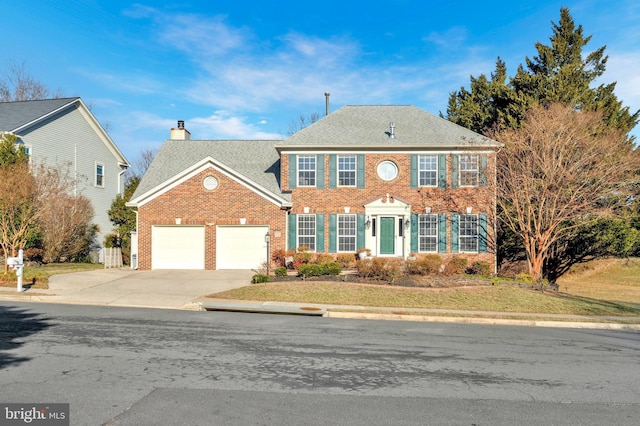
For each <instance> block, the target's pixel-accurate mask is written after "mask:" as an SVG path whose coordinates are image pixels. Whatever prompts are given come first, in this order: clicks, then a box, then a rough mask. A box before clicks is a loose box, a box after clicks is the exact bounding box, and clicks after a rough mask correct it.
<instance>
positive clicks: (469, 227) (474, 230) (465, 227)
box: [458, 214, 479, 253]
mask: <svg viewBox="0 0 640 426" xmlns="http://www.w3.org/2000/svg"><path fill="white" fill-rule="evenodd" d="M478 235H479V234H478V215H475V214H463V215H460V223H459V232H458V238H459V240H460V251H461V252H471V253H477V252H478Z"/></svg>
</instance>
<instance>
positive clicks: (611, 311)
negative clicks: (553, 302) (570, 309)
mask: <svg viewBox="0 0 640 426" xmlns="http://www.w3.org/2000/svg"><path fill="white" fill-rule="evenodd" d="M557 294H558V296H561V297H566V298H568V299H571V300H576V301H579V302H583V303H586V304H589V305H590V306H593V315H622V316H637V317H640V303H630V302H614V301H610V300H600V299H592V298H590V297H584V296H576V295H575V294H567V293H557ZM589 310H591V309H589ZM603 312H604V313H603Z"/></svg>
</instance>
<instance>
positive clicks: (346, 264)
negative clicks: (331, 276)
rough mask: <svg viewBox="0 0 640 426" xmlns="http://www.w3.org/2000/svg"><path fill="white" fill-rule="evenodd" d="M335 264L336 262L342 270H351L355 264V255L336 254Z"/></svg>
mask: <svg viewBox="0 0 640 426" xmlns="http://www.w3.org/2000/svg"><path fill="white" fill-rule="evenodd" d="M336 262H338V263H339V264H340V266H342V268H343V269H344V268H353V266H354V265H355V263H356V255H355V254H353V253H338V255H337V256H336Z"/></svg>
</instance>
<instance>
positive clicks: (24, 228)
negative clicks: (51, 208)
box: [0, 163, 37, 272]
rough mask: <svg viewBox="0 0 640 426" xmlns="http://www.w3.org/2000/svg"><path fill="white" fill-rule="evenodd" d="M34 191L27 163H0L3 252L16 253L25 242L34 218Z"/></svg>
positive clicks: (7, 254)
mask: <svg viewBox="0 0 640 426" xmlns="http://www.w3.org/2000/svg"><path fill="white" fill-rule="evenodd" d="M36 195H37V194H36V185H35V180H34V178H33V176H32V175H31V173H30V172H29V167H28V165H27V164H26V163H15V164H10V165H5V166H2V167H0V248H1V249H2V251H3V252H4V254H5V256H15V255H16V252H17V250H18V249H20V248H23V247H24V246H25V245H26V243H27V241H28V239H29V233H30V232H31V230H32V229H33V227H34V224H35V220H36V218H37V202H36V198H37V196H36ZM6 269H7V268H6V265H5V272H6Z"/></svg>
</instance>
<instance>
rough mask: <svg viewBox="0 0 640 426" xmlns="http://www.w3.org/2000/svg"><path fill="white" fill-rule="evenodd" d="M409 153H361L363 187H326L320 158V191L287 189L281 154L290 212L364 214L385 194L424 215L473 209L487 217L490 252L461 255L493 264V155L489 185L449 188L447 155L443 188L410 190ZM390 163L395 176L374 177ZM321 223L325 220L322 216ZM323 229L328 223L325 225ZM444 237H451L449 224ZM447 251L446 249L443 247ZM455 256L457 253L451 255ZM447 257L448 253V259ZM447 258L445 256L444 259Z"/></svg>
mask: <svg viewBox="0 0 640 426" xmlns="http://www.w3.org/2000/svg"><path fill="white" fill-rule="evenodd" d="M410 157H411V155H410V154H408V153H407V154H393V153H389V154H387V153H384V154H365V187H364V188H362V189H359V188H354V187H338V188H330V187H329V155H325V156H324V161H325V165H324V170H325V181H324V187H325V188H324V189H316V188H315V187H299V188H293V189H291V188H289V156H288V155H283V156H282V160H281V178H282V186H283V188H286V189H289V190H291V192H292V201H293V204H294V207H293V209H292V210H291V213H304V210H303V209H304V207H309V213H325V214H328V213H344V207H350V208H351V210H350V212H351V213H364V212H365V210H364V205H365V204H368V203H369V202H371V201H373V200H374V199H375V198H378V197H383V196H385V195H386V194H387V193H388V194H390V195H391V196H394V197H397V198H399V199H401V200H402V201H404V202H406V203H408V204H411V206H412V208H411V212H412V213H424V212H425V207H427V206H428V207H431V212H432V213H452V212H461V213H464V212H465V211H466V208H467V207H472V208H473V213H474V214H477V213H486V214H487V215H488V218H489V224H488V225H489V229H488V234H489V245H490V249H489V251H490V253H478V254H465V257H467V258H468V259H469V262H470V263H471V262H474V261H476V260H486V261H488V262H490V263H491V264H494V262H495V255H494V253H493V252H494V247H492V246H493V244H492V243H494V241H493V235H494V222H493V216H494V209H495V205H494V202H493V200H494V196H495V182H494V180H493V176H495V158H496V156H495V154H490V155H489V156H488V165H487V166H488V170H487V176H489V185H488V186H486V187H476V188H451V155H447V188H426V187H425V188H411V176H410ZM385 160H390V161H393V162H394V163H396V165H397V166H398V176H397V177H396V178H395V179H394V180H393V181H389V182H387V181H384V180H382V179H380V178H379V177H378V175H377V172H376V170H377V166H378V164H380V163H381V162H382V161H385ZM325 221H328V217H327V216H325ZM325 229H329V228H328V223H325ZM328 234H329V233H328V232H325V248H326V249H327V250H328V248H329V242H328V238H329V236H328ZM447 235H451V229H450V224H449V225H448V226H447ZM447 250H450V247H447ZM455 255H458V254H455ZM450 256H451V255H450V254H449V255H448V257H450ZM445 257H447V256H445Z"/></svg>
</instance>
